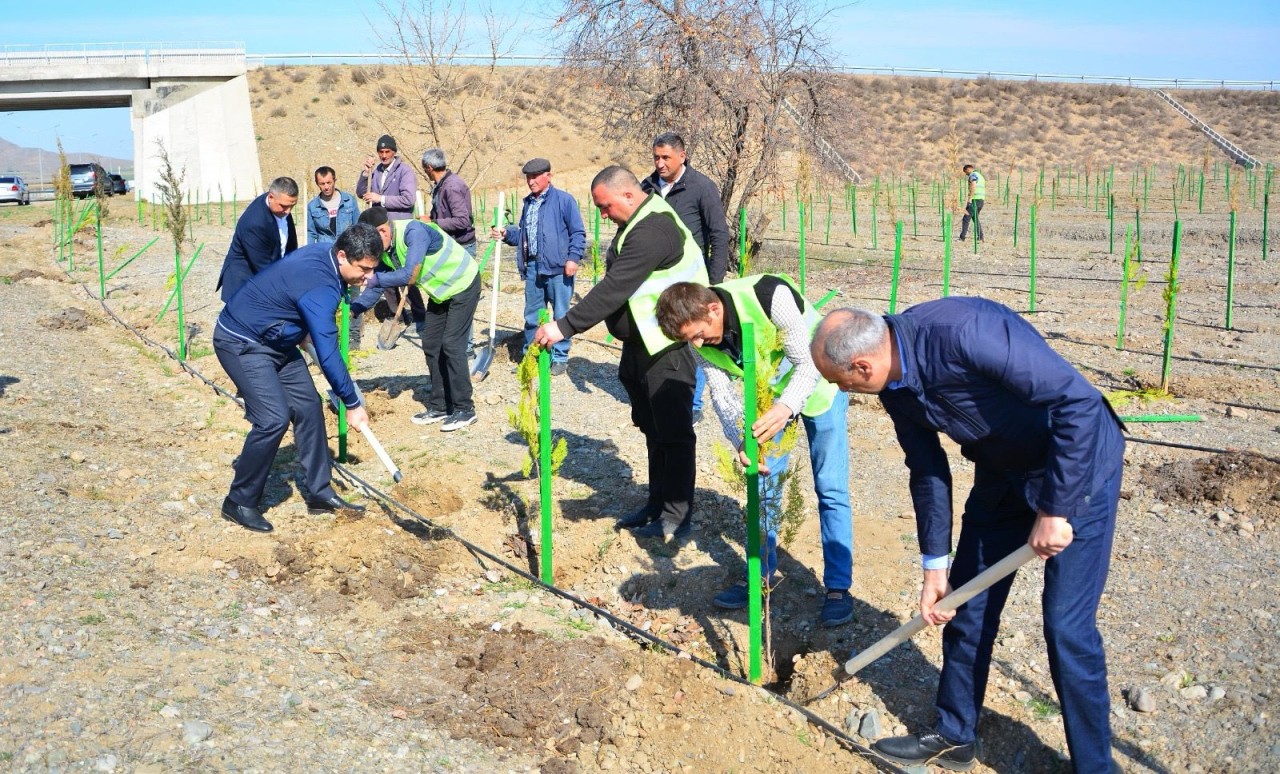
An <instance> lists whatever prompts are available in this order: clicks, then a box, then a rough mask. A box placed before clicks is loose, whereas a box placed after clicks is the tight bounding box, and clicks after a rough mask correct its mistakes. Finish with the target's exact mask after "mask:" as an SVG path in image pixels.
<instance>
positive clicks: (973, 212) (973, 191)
mask: <svg viewBox="0 0 1280 774" xmlns="http://www.w3.org/2000/svg"><path fill="white" fill-rule="evenodd" d="M964 176H965V178H967V179H968V181H969V203H968V205H966V206H965V208H964V217H963V218H961V219H960V241H961V242H963V241H964V235H965V234H967V233H969V218H973V234H974V236H976V237H977V238H978V241H979V242H981V241H982V221H981V220H979V218H978V213H980V212H982V204H983V202H984V201H986V199H987V179H986V178H985V177H983V176H982V173H981V172H979V171H978V170H977V169H976V168H975V167H974V166H973V165H972V164H965V165H964Z"/></svg>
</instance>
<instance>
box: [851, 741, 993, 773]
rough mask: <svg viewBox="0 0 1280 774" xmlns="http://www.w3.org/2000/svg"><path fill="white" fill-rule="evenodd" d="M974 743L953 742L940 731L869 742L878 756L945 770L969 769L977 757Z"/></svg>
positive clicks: (910, 764) (907, 763)
mask: <svg viewBox="0 0 1280 774" xmlns="http://www.w3.org/2000/svg"><path fill="white" fill-rule="evenodd" d="M974 747H975V743H973V742H970V743H969V744H956V743H955V742H952V741H951V740H949V739H947V738H946V737H945V736H943V735H942V734H934V733H929V734H919V735H915V734H913V735H911V736H894V737H890V738H888V739H881V740H880V741H878V742H876V743H875V744H873V745H871V749H873V750H875V751H876V753H877V754H879V755H880V757H882V758H884V759H886V760H889V761H893V762H894V763H897V764H901V765H903V766H918V765H921V764H924V765H932V766H940V767H942V768H944V769H947V770H949V771H969V770H970V769H972V768H973V764H974V762H975V761H976V758H977V756H975V755H974Z"/></svg>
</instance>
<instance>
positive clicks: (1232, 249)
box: [1227, 210, 1236, 330]
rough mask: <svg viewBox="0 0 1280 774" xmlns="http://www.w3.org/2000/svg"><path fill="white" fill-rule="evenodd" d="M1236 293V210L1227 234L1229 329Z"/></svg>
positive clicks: (1229, 327) (1230, 327)
mask: <svg viewBox="0 0 1280 774" xmlns="http://www.w3.org/2000/svg"><path fill="white" fill-rule="evenodd" d="M1235 294H1236V211H1235V210H1232V211H1231V227H1230V231H1229V232H1228V236H1227V330H1231V329H1232V327H1233V326H1232V325H1231V318H1232V311H1233V310H1232V307H1233V305H1234V304H1233V302H1234V300H1235Z"/></svg>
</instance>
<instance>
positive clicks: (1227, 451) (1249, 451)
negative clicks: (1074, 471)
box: [1124, 433, 1280, 465]
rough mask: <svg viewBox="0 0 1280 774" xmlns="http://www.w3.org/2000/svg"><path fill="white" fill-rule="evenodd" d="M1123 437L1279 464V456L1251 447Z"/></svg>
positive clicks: (1157, 444)
mask: <svg viewBox="0 0 1280 774" xmlns="http://www.w3.org/2000/svg"><path fill="white" fill-rule="evenodd" d="M1124 439H1125V440H1126V441H1132V442H1133V443H1146V444H1151V445H1152V446H1167V447H1169V448H1170V449H1188V450H1190V451H1200V452H1208V453H1210V454H1244V455H1248V456H1250V457H1258V458H1260V459H1264V460H1267V461H1268V462H1274V463H1276V464H1277V465H1280V458H1276V457H1268V456H1267V455H1265V454H1263V453H1262V452H1259V451H1254V450H1253V449H1218V448H1215V447H1213V446H1197V445H1195V444H1190V443H1174V442H1173V441H1157V440H1156V439H1154V438H1138V437H1136V436H1132V435H1129V434H1128V433H1126V434H1125V436H1124Z"/></svg>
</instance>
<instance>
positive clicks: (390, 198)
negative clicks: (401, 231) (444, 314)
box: [356, 134, 427, 336]
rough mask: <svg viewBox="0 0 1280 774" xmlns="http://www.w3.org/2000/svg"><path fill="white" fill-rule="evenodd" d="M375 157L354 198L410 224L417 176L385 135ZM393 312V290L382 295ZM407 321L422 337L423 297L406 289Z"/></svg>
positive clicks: (369, 160)
mask: <svg viewBox="0 0 1280 774" xmlns="http://www.w3.org/2000/svg"><path fill="white" fill-rule="evenodd" d="M376 151H377V154H378V155H377V156H376V157H375V156H369V157H367V158H365V160H364V168H363V169H362V170H361V171H360V178H359V179H358V180H357V181H356V196H357V197H359V198H360V199H362V200H363V201H364V203H365V204H366V205H368V206H369V207H380V208H382V209H383V210H385V211H386V213H387V219H388V220H393V221H395V220H410V219H412V218H413V207H414V205H415V204H416V203H417V198H418V175H417V174H416V173H415V172H414V171H413V167H410V166H409V165H408V164H406V163H404V161H403V160H402V159H401V158H400V157H399V156H398V155H396V153H397V151H398V148H397V147H396V138H394V137H392V136H391V135H389V134H384V135H382V136H381V137H379V138H378V144H377V146H376ZM384 296H385V298H386V300H387V304H388V305H389V306H390V307H391V310H392V311H393V312H394V311H395V309H396V307H397V306H399V304H400V291H399V290H398V289H395V288H392V289H389V290H387V292H386V293H385V294H384ZM408 306H409V317H410V319H411V320H412V321H413V324H414V325H415V326H416V327H417V330H418V335H419V336H421V335H422V324H423V323H422V321H423V320H425V319H426V318H427V307H426V304H425V303H424V302H423V300H422V293H421V292H420V291H419V290H418V288H416V287H411V288H409V304H408Z"/></svg>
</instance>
